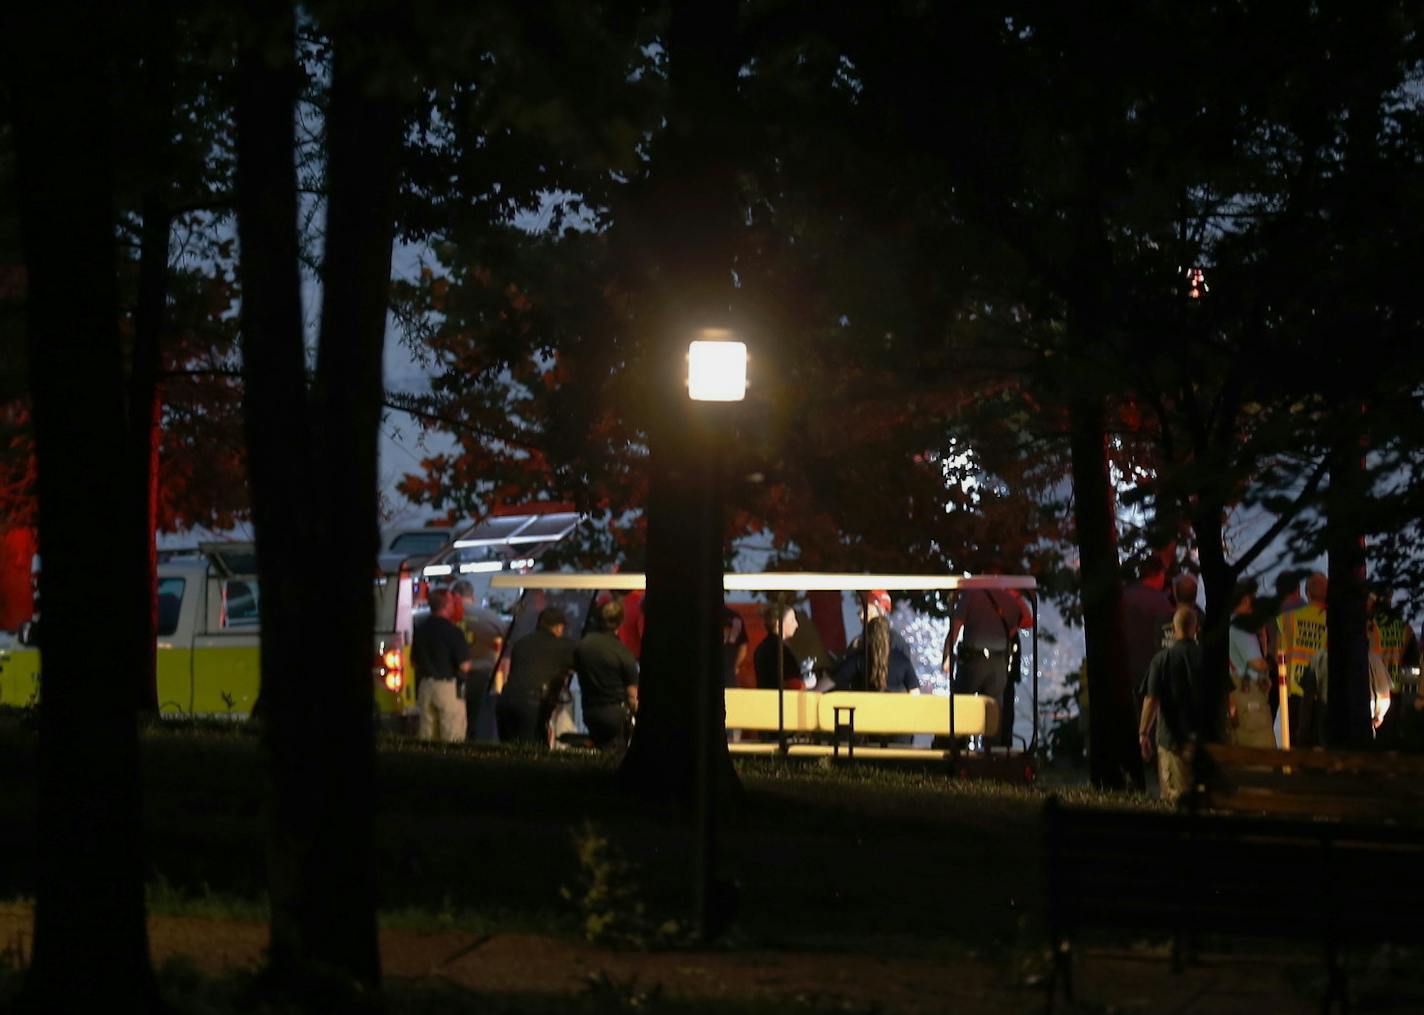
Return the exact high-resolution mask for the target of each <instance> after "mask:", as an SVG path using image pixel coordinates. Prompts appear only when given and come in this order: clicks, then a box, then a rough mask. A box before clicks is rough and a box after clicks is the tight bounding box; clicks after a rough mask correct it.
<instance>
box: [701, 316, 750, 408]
mask: <svg viewBox="0 0 1424 1015" xmlns="http://www.w3.org/2000/svg"><path fill="white" fill-rule="evenodd" d="M715 334H729V333H728V332H714V331H711V330H708V331H704V332H703V335H706V336H709V337H708V338H705V339H699V340H698V341H695V342H692V343H690V344H689V345H688V347H687V394H688V396H689V397H691V398H692V400H693V401H695V402H740V401H741V400H742V399H743V398H745V397H746V394H747V347H746V344H745V343H744V342H732V341H728V340H727V339H725V338H711V337H710V336H712V335H715Z"/></svg>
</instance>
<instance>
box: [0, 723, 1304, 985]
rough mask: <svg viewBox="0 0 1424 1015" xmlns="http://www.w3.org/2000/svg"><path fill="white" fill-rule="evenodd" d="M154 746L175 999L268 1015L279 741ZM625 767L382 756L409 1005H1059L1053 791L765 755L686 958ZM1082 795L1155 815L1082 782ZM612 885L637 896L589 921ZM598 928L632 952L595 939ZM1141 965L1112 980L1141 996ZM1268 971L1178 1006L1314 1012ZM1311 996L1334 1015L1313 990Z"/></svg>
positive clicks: (155, 864)
mask: <svg viewBox="0 0 1424 1015" xmlns="http://www.w3.org/2000/svg"><path fill="white" fill-rule="evenodd" d="M144 754H145V771H144V779H145V806H146V811H147V813H146V823H147V829H148V851H149V858H150V864H151V873H150V879H149V880H150V887H149V901H150V911H151V913H152V914H153V916H154V923H153V930H152V934H153V938H154V941H155V946H154V950H155V957H156V959H157V960H159V961H160V962H162V963H163V965H164V973H163V977H164V983H165V987H166V990H167V992H168V994H169V996H170V997H171V998H173V999H174V1001H175V1004H176V1006H177V1007H178V1008H179V1009H180V1010H187V1011H236V1010H249V1009H251V1008H252V1007H253V1004H252V1000H251V996H250V995H251V976H250V970H251V969H252V968H253V967H254V966H255V965H256V964H257V963H258V962H259V961H260V957H261V948H262V946H263V944H264V942H265V927H264V925H263V923H264V921H265V918H266V900H265V894H264V881H265V878H264V873H263V864H262V848H263V842H262V816H261V808H262V797H263V791H262V787H263V784H264V776H263V771H262V768H261V758H260V756H259V752H258V749H257V741H256V738H255V737H254V736H253V735H251V733H250V732H249V731H246V730H243V729H238V728H223V729H193V728H186V729H185V728H181V727H173V726H168V725H165V726H163V727H160V728H158V729H155V730H152V731H151V732H149V733H148V734H147V736H146V738H145V742H144ZM33 758H34V739H33V734H32V733H31V732H29V731H27V730H26V729H24V728H23V727H22V726H20V725H18V724H15V723H13V722H11V723H4V722H0V765H3V766H4V767H3V770H4V771H5V773H6V776H5V778H4V779H3V780H0V827H3V828H5V829H6V830H7V834H6V841H5V846H6V850H5V852H6V855H7V857H8V860H7V862H5V863H4V864H3V865H0V898H10V899H24V898H25V897H27V896H29V895H30V894H32V885H31V883H30V882H29V880H28V879H29V876H30V875H29V871H30V870H31V869H32V867H33V864H32V863H31V862H30V861H31V856H32V851H33V814H34V810H35V809H34V799H33V786H34V779H33V777H32V771H33V764H34V761H33ZM614 774H615V773H614V767H613V763H612V761H611V760H610V759H607V758H605V757H602V756H597V755H591V754H585V753H574V752H559V753H554V754H549V753H546V752H538V753H535V752H531V751H520V750H512V749H508V748H493V747H485V746H465V745H461V746H455V747H433V746H428V745H421V744H417V743H413V742H410V741H406V740H394V739H393V740H388V741H383V742H382V744H381V753H380V768H379V780H380V782H379V787H378V795H379V799H378V801H377V810H378V814H379V821H378V826H377V833H376V847H377V854H378V858H379V859H378V862H379V868H380V874H381V899H380V908H381V919H382V927H383V941H382V954H383V962H384V964H385V967H386V971H387V976H388V991H389V994H390V1001H391V1008H392V1010H394V1011H397V1012H425V1011H447V1010H448V1011H464V1010H469V1011H474V1010H481V1011H495V1012H534V1011H546V1010H550V1009H551V1008H553V1007H558V1008H559V1009H560V1010H566V1011H574V1012H578V1011H630V1010H640V1011H648V1010H656V1011H670V1012H684V1011H686V1012H698V1011H707V1012H713V1011H715V1012H724V1011H725V1012H741V1011H761V1010H771V1008H773V1007H774V1008H775V1009H776V1010H777V1011H778V1012H788V1011H790V1012H795V1011H829V1010H836V1011H867V1012H868V1011H926V1012H929V1011H938V1010H946V1009H945V1007H944V1005H945V1004H946V1002H948V1001H949V1000H950V999H951V998H953V999H954V1001H955V1007H956V1008H957V1009H958V1010H963V1011H1001V1010H1024V1011H1028V1010H1039V1009H1041V1005H1042V1003H1043V995H1042V993H1041V990H1040V989H1038V988H1037V987H1036V986H1035V984H1036V983H1038V982H1039V981H1040V979H1041V977H1042V976H1043V974H1044V973H1045V972H1046V971H1047V958H1048V954H1047V949H1046V939H1045V933H1044V927H1043V924H1042V914H1043V908H1044V907H1043V897H1044V885H1043V874H1042V868H1043V857H1042V834H1041V827H1040V813H1041V807H1042V802H1043V800H1044V798H1045V795H1046V792H1045V790H1044V789H1042V788H1040V787H1026V786H1010V785H1005V784H1002V783H994V782H982V781H965V780H954V779H951V778H949V777H948V774H947V773H945V772H943V771H941V770H938V769H934V770H917V769H906V768H874V767H870V766H865V765H860V764H857V765H855V766H842V767H835V768H832V767H828V766H822V765H818V764H815V763H810V764H807V763H800V762H797V763H783V762H777V761H774V760H753V761H747V762H743V763H741V765H740V774H741V778H742V781H743V784H744V786H745V789H746V795H745V803H744V805H743V807H742V808H741V809H740V811H739V813H738V814H737V815H736V817H735V820H734V821H733V822H732V823H731V825H730V826H729V827H728V829H727V830H726V834H725V838H724V843H725V846H726V854H727V870H728V873H730V874H731V875H732V876H733V877H734V878H735V879H736V880H737V881H738V882H739V883H740V886H741V906H740V913H739V918H738V920H737V923H736V925H735V927H734V929H733V930H732V932H731V933H730V934H729V935H728V937H727V939H726V940H725V941H723V942H721V943H720V945H719V947H718V948H717V949H715V950H712V951H706V950H703V951H696V950H691V949H688V948H686V947H685V946H683V945H679V944H676V942H677V941H678V940H679V939H682V940H685V935H682V934H680V932H679V931H678V930H676V929H674V931H673V932H672V933H671V934H670V935H669V936H668V937H669V940H670V941H672V942H673V943H674V946H673V947H653V948H652V949H651V950H649V948H648V946H649V945H656V944H657V943H658V942H659V941H660V940H661V936H662V931H661V930H660V928H661V927H663V925H664V924H666V923H667V922H669V921H672V922H674V923H676V922H677V921H685V919H686V914H687V913H688V911H689V909H690V883H691V878H690V875H691V856H692V850H691V834H690V829H689V823H688V821H687V818H686V815H685V814H683V813H681V812H679V811H678V810H676V809H661V808H651V807H648V806H647V805H646V804H644V803H642V802H640V801H638V800H636V799H631V798H629V797H628V796H626V795H624V794H623V793H621V792H620V791H619V789H618V787H617V785H616V782H615V778H614ZM1057 790H1058V792H1060V794H1062V795H1066V796H1068V797H1070V798H1073V799H1077V800H1082V801H1091V802H1094V803H1098V804H1109V805H1116V806H1125V807H1143V806H1154V805H1153V804H1150V803H1147V802H1144V801H1142V800H1141V799H1140V798H1139V799H1133V798H1111V797H1104V796H1102V795H1099V794H1092V793H1090V792H1088V791H1087V790H1084V789H1081V788H1075V787H1073V786H1072V785H1071V784H1068V785H1065V784H1063V782H1062V781H1061V780H1060V782H1059V785H1058V786H1057ZM590 878H598V879H601V881H600V888H601V889H608V890H611V891H612V894H613V896H614V899H615V901H613V902H608V903H597V902H596V903H595V904H594V905H593V906H592V907H591V909H590V908H588V907H585V908H580V906H579V902H580V900H581V899H584V898H585V890H586V886H587V884H588V881H589V879H590ZM7 914H8V915H7ZM590 916H592V917H593V918H594V920H595V922H597V921H599V920H602V921H604V922H605V925H606V926H605V930H606V931H607V932H608V933H607V935H606V936H609V937H613V938H620V939H621V943H622V947H611V948H610V947H607V946H594V945H589V944H587V943H586V942H584V941H583V938H584V936H585V931H586V930H587V928H588V925H589V918H590ZM7 920H8V923H7V922H6V921H7ZM27 920H28V910H27V908H25V907H24V906H23V905H20V906H19V907H16V906H11V907H9V909H8V910H7V911H0V970H3V969H4V968H5V967H6V966H7V964H8V966H9V969H10V973H9V975H8V977H5V976H0V995H3V990H4V983H3V981H4V980H5V979H8V980H9V981H10V982H11V984H12V985H13V982H14V981H15V980H16V979H17V975H16V973H15V970H16V968H17V967H18V966H19V965H20V964H21V963H22V961H23V955H22V952H23V947H20V946H14V945H13V943H12V937H6V936H5V935H6V934H7V933H8V934H10V935H12V936H13V935H19V934H22V933H23V931H22V930H21V929H17V928H24V927H26V926H27ZM195 942H196V943H195ZM617 943H618V942H615V944H617ZM640 946H641V947H640ZM214 955H217V956H218V958H216V959H215V958H214ZM437 958H438V961H436V959H437ZM1139 965H1140V963H1139ZM1161 965H1162V964H1161V963H1158V964H1157V966H1154V967H1152V972H1151V974H1150V975H1152V976H1157V975H1159V974H1160V973H1161V969H1160V968H1159V967H1160V966H1161ZM1103 968H1104V969H1110V968H1111V967H1110V966H1108V965H1106V964H1104V966H1103ZM1135 968H1136V967H1132V966H1129V967H1128V968H1127V971H1126V972H1125V973H1121V974H1120V975H1119V974H1113V975H1110V976H1109V977H1108V978H1107V979H1106V980H1105V981H1104V984H1105V988H1106V989H1107V990H1109V992H1111V991H1113V990H1119V991H1120V990H1121V989H1122V985H1123V984H1125V983H1139V984H1140V983H1142V982H1143V976H1144V975H1146V974H1143V973H1142V972H1141V971H1140V970H1139V971H1137V972H1134V971H1133V970H1134V969H1135ZM1233 975H1236V976H1237V980H1232V976H1233ZM1243 975H1244V974H1241V975H1237V974H1233V973H1230V972H1229V971H1228V973H1226V974H1223V973H1222V972H1221V970H1220V969H1217V970H1215V971H1214V972H1212V973H1211V974H1210V976H1209V977H1208V979H1207V980H1205V981H1202V983H1201V984H1199V985H1198V987H1196V988H1193V989H1196V990H1197V996H1198V997H1199V998H1205V999H1206V1000H1205V1001H1200V1002H1199V1003H1197V1005H1196V1007H1192V1006H1190V1005H1187V1006H1179V1009H1180V1010H1184V1011H1187V1010H1196V1011H1214V1010H1226V1009H1227V1008H1230V1007H1232V1005H1228V1004H1225V1002H1224V1000H1223V999H1225V998H1236V999H1241V1000H1245V999H1249V998H1251V997H1253V996H1254V997H1255V1000H1254V1001H1252V1002H1251V1004H1249V1005H1247V1006H1246V1007H1244V1008H1241V1009H1240V1010H1252V1011H1256V1010H1260V1009H1261V1008H1262V1007H1265V1008H1268V1009H1273V1010H1286V1009H1289V1008H1291V1007H1292V1005H1291V1004H1285V1005H1284V1006H1283V1005H1282V1004H1280V1003H1273V1004H1267V1003H1265V1002H1264V1001H1263V999H1262V997H1261V996H1259V992H1258V994H1257V995H1253V994H1252V992H1251V990H1249V989H1246V987H1249V986H1250V985H1251V984H1252V983H1256V986H1257V987H1259V983H1257V981H1255V980H1252V979H1251V978H1250V977H1245V979H1244V980H1243V979H1242V976H1243ZM1223 976H1225V979H1222V977H1223ZM1213 977H1214V978H1213ZM1297 979H1300V978H1297ZM1238 981H1239V982H1238ZM1285 982H1287V981H1282V983H1283V984H1284V983H1285ZM1300 982H1304V983H1307V984H1308V982H1309V970H1308V969H1307V973H1306V974H1305V976H1304V979H1300ZM1243 983H1244V984H1245V985H1246V987H1243V986H1242V984H1243ZM1223 984H1225V986H1223ZM1232 984H1235V986H1233V985H1232ZM1182 987H1183V984H1182V982H1181V981H1176V982H1175V983H1168V984H1167V985H1166V986H1165V987H1146V986H1144V987H1142V988H1141V989H1140V990H1139V991H1138V993H1140V994H1141V995H1142V996H1143V997H1147V998H1149V999H1151V998H1160V996H1161V992H1162V991H1163V990H1166V991H1170V992H1174V993H1175V992H1177V991H1180V990H1181V989H1182ZM1283 989H1285V990H1286V991H1287V993H1288V994H1289V991H1290V988H1289V987H1288V986H1285V987H1283ZM1291 997H1293V998H1294V1001H1303V1002H1304V1004H1305V1005H1313V1004H1314V999H1313V997H1312V996H1311V994H1310V993H1309V991H1308V990H1307V992H1306V993H1304V994H1302V993H1300V992H1299V991H1297V994H1296V995H1291ZM1291 997H1287V1000H1291ZM1280 1000H1281V999H1280V998H1276V1001H1277V1002H1279V1001H1280ZM1233 1003H1234V1002H1233ZM1296 1006H1300V1005H1296ZM1119 1007H1121V1006H1119ZM1131 1008H1132V1005H1130V1004H1129V1005H1127V1010H1130V1009H1131Z"/></svg>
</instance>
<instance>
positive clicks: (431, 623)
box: [410, 589, 470, 743]
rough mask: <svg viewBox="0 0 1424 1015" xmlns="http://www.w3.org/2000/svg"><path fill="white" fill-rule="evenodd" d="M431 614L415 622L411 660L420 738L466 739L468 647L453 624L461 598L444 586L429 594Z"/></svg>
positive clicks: (452, 740)
mask: <svg viewBox="0 0 1424 1015" xmlns="http://www.w3.org/2000/svg"><path fill="white" fill-rule="evenodd" d="M429 601H430V616H428V617H426V618H425V620H423V621H421V622H420V623H419V624H417V625H416V628H415V632H414V634H413V635H412V637H411V645H410V662H411V666H412V668H414V670H415V704H416V707H417V708H418V709H419V710H420V732H419V735H420V739H421V740H440V741H443V742H445V743H452V742H454V741H458V740H464V739H465V723H466V717H465V701H464V683H465V676H466V674H468V673H469V672H470V646H469V644H468V643H467V642H466V641H465V635H464V634H463V633H462V632H461V631H460V628H459V627H458V626H457V625H456V622H455V618H456V617H457V616H458V615H459V606H460V601H459V599H457V598H456V597H455V596H452V595H451V594H450V592H449V591H448V590H447V589H435V590H434V591H432V592H431V593H430V600H429Z"/></svg>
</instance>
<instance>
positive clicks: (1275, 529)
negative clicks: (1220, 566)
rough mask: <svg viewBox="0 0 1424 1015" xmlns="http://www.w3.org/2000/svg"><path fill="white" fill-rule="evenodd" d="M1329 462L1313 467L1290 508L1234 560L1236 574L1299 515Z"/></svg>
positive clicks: (1249, 563) (1324, 461)
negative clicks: (1313, 469)
mask: <svg viewBox="0 0 1424 1015" xmlns="http://www.w3.org/2000/svg"><path fill="white" fill-rule="evenodd" d="M1329 462H1330V459H1329V458H1328V457H1326V458H1322V459H1321V460H1320V463H1319V464H1318V465H1316V467H1315V471H1314V472H1312V473H1311V474H1310V477H1309V478H1308V479H1307V480H1306V481H1305V486H1304V487H1302V488H1301V491H1300V493H1299V494H1297V495H1296V498H1295V500H1293V501H1291V503H1290V506H1289V507H1287V508H1286V509H1285V510H1284V511H1282V512H1281V513H1280V514H1279V515H1278V516H1277V517H1276V520H1275V522H1274V523H1272V525H1271V527H1270V528H1269V529H1267V530H1266V531H1265V532H1264V533H1263V534H1262V535H1261V538H1260V539H1258V540H1256V542H1255V543H1253V544H1252V545H1251V548H1250V549H1248V550H1247V551H1246V552H1245V553H1243V554H1241V556H1239V557H1237V558H1236V562H1235V564H1233V565H1232V566H1233V567H1234V568H1236V573H1237V574H1240V573H1242V572H1243V571H1245V570H1246V569H1247V568H1248V567H1250V566H1251V562H1252V561H1254V560H1255V559H1256V558H1257V557H1259V556H1260V555H1261V554H1262V553H1263V552H1265V549H1266V547H1268V546H1270V545H1271V543H1273V542H1275V539H1276V537H1277V536H1279V535H1280V534H1281V533H1282V532H1284V531H1285V528H1286V526H1287V525H1289V524H1290V523H1291V522H1292V521H1293V520H1294V519H1295V517H1296V515H1298V514H1300V512H1301V509H1302V508H1304V507H1305V502H1306V500H1307V499H1308V498H1310V497H1311V496H1312V495H1313V494H1314V493H1315V491H1316V490H1317V489H1319V487H1320V481H1321V480H1322V479H1324V478H1325V473H1326V471H1327V469H1328V467H1329Z"/></svg>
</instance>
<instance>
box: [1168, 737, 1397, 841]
mask: <svg viewBox="0 0 1424 1015" xmlns="http://www.w3.org/2000/svg"><path fill="white" fill-rule="evenodd" d="M1187 804H1188V806H1189V807H1191V808H1193V809H1196V810H1212V811H1231V812H1234V813H1239V814H1267V815H1278V816H1287V815H1296V816H1300V817H1313V818H1337V819H1344V820H1360V821H1389V822H1399V823H1413V824H1418V823H1424V758H1418V757H1413V756H1410V755H1399V754H1394V753H1388V754H1387V753H1383V752H1381V753H1368V752H1360V751H1348V752H1347V751H1324V750H1308V751H1278V750H1274V749H1272V748H1265V747H1232V746H1228V745H1226V744H1208V745H1204V746H1203V747H1202V748H1201V749H1200V750H1199V751H1198V753H1197V764H1196V772H1195V779H1194V787H1193V791H1192V793H1191V794H1190V795H1189V797H1188V798H1187Z"/></svg>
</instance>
